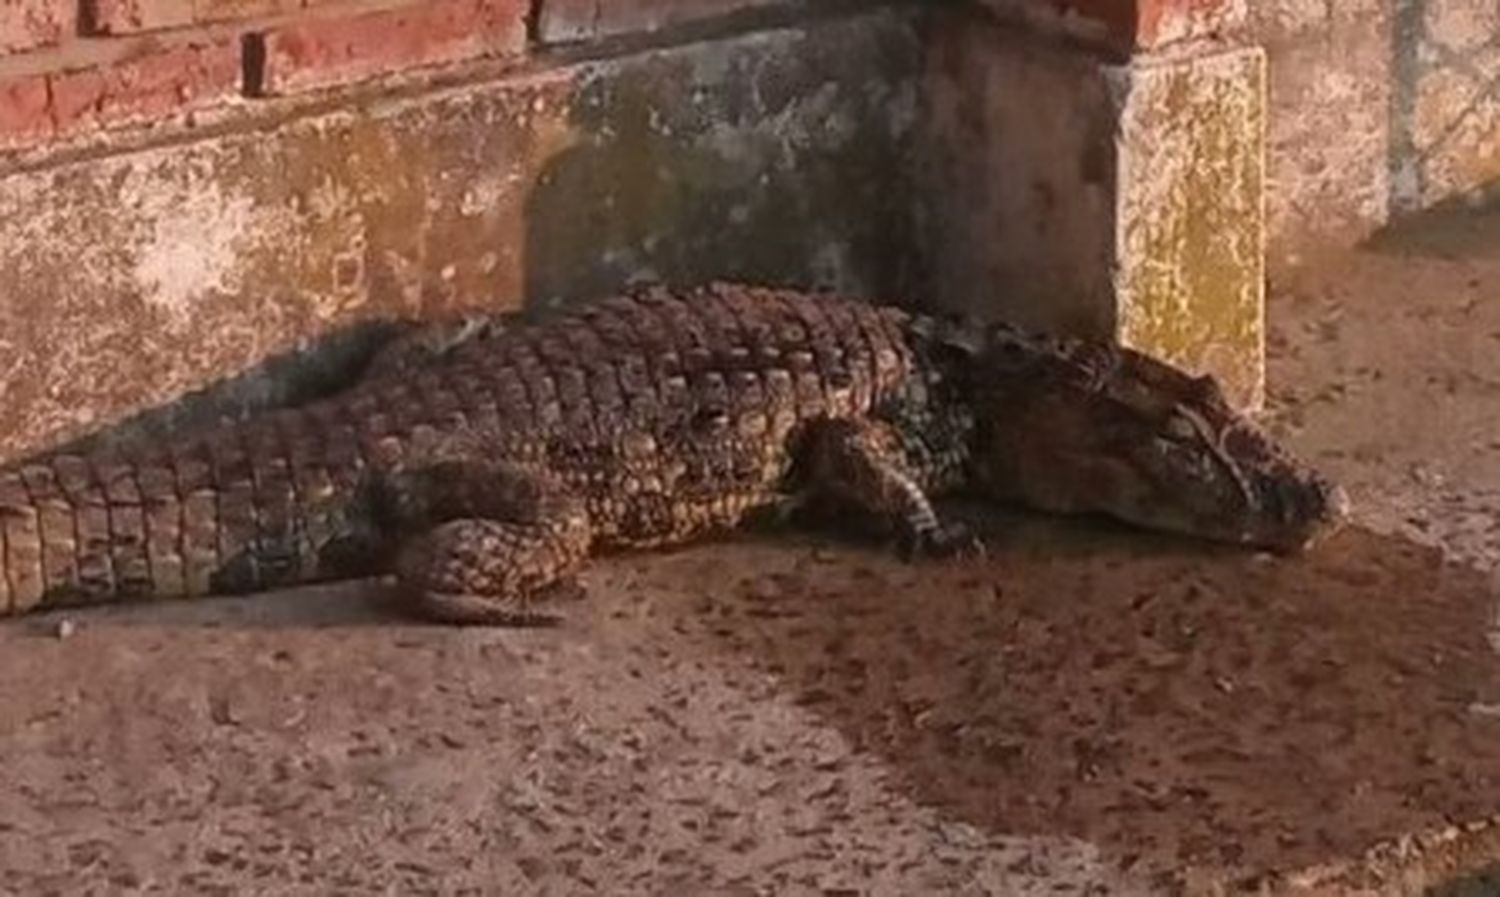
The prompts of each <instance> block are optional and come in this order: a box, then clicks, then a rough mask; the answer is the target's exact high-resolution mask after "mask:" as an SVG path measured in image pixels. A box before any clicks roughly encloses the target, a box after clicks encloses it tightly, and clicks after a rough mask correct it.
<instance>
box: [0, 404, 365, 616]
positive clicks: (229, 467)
mask: <svg viewBox="0 0 1500 897" xmlns="http://www.w3.org/2000/svg"><path fill="white" fill-rule="evenodd" d="M319 429H322V428H319V427H312V428H309V427H308V426H307V421H306V420H305V419H303V418H302V416H301V415H299V414H296V413H291V412H284V413H280V414H277V415H274V416H272V418H271V419H269V420H266V421H265V422H264V423H260V424H257V425H230V426H225V427H221V428H218V429H215V430H213V431H211V432H209V433H207V434H205V435H202V436H199V437H197V438H188V439H185V440H184V441H182V442H181V443H179V444H174V445H171V446H166V445H159V446H148V447H145V448H143V449H141V450H139V451H134V452H131V453H129V454H118V453H112V452H101V453H97V454H87V455H73V454H59V455H53V456H49V457H44V458H42V459H40V460H38V461H35V462H32V463H29V464H26V465H24V466H21V467H18V468H10V469H5V470H0V616H5V615H15V614H21V613H26V612H28V611H32V610H36V609H41V608H50V607H57V606H69V605H80V604H95V603H102V602H108V601H120V600H130V599H136V598H145V597H152V598H185V597H195V596H200V595H207V594H215V593H219V594H222V593H235V592H247V591H254V590H257V589H263V588H270V587H274V586H277V585H285V584H290V583H295V582H306V581H311V580H314V579H317V578H319V574H320V570H319V563H318V557H319V552H320V550H321V549H322V548H323V547H324V546H325V545H326V544H327V543H328V542H329V541H330V539H331V538H332V537H333V536H334V535H336V533H335V532H334V530H336V529H337V528H338V525H339V523H340V522H341V521H342V520H343V519H344V517H343V516H341V513H342V509H344V508H346V507H347V502H340V501H337V500H334V499H336V498H337V497H338V496H341V495H348V494H351V490H350V489H348V488H340V487H341V486H347V485H348V482H347V481H348V474H347V472H348V471H350V470H357V469H358V463H357V459H353V458H352V456H351V458H348V459H339V458H334V457H330V455H331V454H335V453H332V452H331V451H330V446H331V443H332V441H331V440H329V439H326V438H323V434H318V433H312V432H311V431H315V430H319ZM304 434H310V435H311V436H312V438H306V439H305V438H303V436H304ZM351 462H352V463H351ZM340 471H343V472H344V473H343V474H342V475H341V473H340Z"/></svg>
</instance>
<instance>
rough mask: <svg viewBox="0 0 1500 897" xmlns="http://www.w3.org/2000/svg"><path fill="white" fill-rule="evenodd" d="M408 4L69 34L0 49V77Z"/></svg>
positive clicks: (394, 0)
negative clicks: (51, 42) (29, 46)
mask: <svg viewBox="0 0 1500 897" xmlns="http://www.w3.org/2000/svg"><path fill="white" fill-rule="evenodd" d="M419 5H420V4H419ZM411 6H412V4H411V3H410V2H409V0H345V3H344V4H340V5H338V6H336V7H313V8H312V10H311V11H307V10H301V11H297V12H290V13H281V14H279V15H269V16H249V17H246V18H243V19H225V20H222V21H214V22H204V23H202V24H193V25H183V26H179V27H176V28H162V29H155V30H148V31H127V32H122V33H119V34H108V33H106V34H77V35H70V36H69V37H67V38H66V39H64V41H63V42H62V43H60V44H58V45H56V46H51V47H41V48H38V49H36V50H29V51H26V52H22V53H11V54H5V55H0V78H12V77H25V76H28V75H62V74H68V73H71V72H76V71H80V70H85V69H91V68H96V67H99V66H106V65H112V64H115V63H120V62H129V61H131V60H132V59H136V58H138V57H140V56H142V55H145V54H146V53H148V52H152V51H163V50H168V51H170V50H175V49H180V48H182V47H193V46H204V45H208V44H215V43H220V42H225V41H230V42H238V41H239V39H240V37H241V36H243V35H245V34H247V33H259V32H264V31H268V30H272V29H275V28H281V27H285V26H289V25H291V26H295V25H301V24H307V23H317V22H323V21H329V20H334V21H337V20H339V19H346V18H351V17H354V16H360V15H365V14H368V13H375V12H386V11H388V10H396V9H407V8H410V7H411Z"/></svg>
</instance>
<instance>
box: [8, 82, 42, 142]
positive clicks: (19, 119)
mask: <svg viewBox="0 0 1500 897" xmlns="http://www.w3.org/2000/svg"><path fill="white" fill-rule="evenodd" d="M51 133H52V116H51V114H50V111H49V109H48V100H47V76H46V75H22V76H19V77H15V78H7V79H4V80H0V146H7V147H12V146H20V145H23V144H27V143H35V142H37V141H39V140H43V139H45V138H46V137H47V136H48V135H50V134H51Z"/></svg>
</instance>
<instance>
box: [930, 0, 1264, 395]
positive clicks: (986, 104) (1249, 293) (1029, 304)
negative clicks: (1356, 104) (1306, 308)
mask: <svg viewBox="0 0 1500 897" xmlns="http://www.w3.org/2000/svg"><path fill="white" fill-rule="evenodd" d="M931 25H932V27H931V29H930V34H929V35H928V48H929V55H928V67H927V73H928V76H927V80H926V82H925V91H924V98H925V103H924V107H923V109H924V116H923V121H922V126H921V128H920V129H919V135H920V141H921V146H922V149H923V153H924V160H925V164H924V165H923V166H922V171H923V174H924V182H923V183H924V185H925V187H924V190H923V196H924V198H925V216H924V219H923V227H922V229H921V233H922V235H923V237H924V240H925V242H924V250H925V251H924V257H925V259H926V261H927V263H928V265H929V269H928V278H929V281H930V283H931V284H932V285H933V294H932V300H931V301H933V302H934V303H935V304H937V305H940V306H944V307H949V308H954V309H960V310H964V311H968V312H977V313H980V314H984V315H989V316H1001V317H1005V318H1007V319H1010V320H1013V321H1016V322H1019V323H1022V324H1024V325H1027V326H1030V327H1035V328H1039V329H1045V330H1052V331H1060V332H1065V333H1075V334H1083V335H1089V336H1094V337H1098V338H1105V339H1118V340H1120V341H1121V342H1123V343H1124V344H1126V345H1129V346H1133V347H1135V348H1138V349H1142V350H1144V351H1148V352H1150V353H1152V354H1155V355H1158V356H1160V357H1163V358H1166V359H1168V360H1171V361H1173V362H1176V363H1178V364H1180V365H1183V366H1184V367H1187V368H1188V369H1191V370H1195V371H1202V372H1209V373H1213V374H1215V375H1217V376H1218V377H1219V378H1220V380H1221V381H1222V382H1223V383H1224V385H1225V388H1226V391H1227V392H1228V393H1229V394H1230V395H1231V397H1232V398H1233V399H1234V400H1235V401H1237V402H1239V403H1241V404H1244V405H1249V406H1254V405H1256V404H1258V403H1259V401H1260V398H1261V395H1262V392H1263V382H1262V381H1263V372H1264V358H1263V347H1262V342H1263V338H1264V327H1263V315H1262V300H1263V268H1262V258H1263V246H1264V221H1263V211H1262V202H1261V199H1262V190H1263V185H1264V169H1263V153H1264V114H1265V73H1264V58H1263V56H1262V54H1260V53H1259V51H1257V50H1255V49H1253V48H1251V49H1238V50H1221V49H1217V48H1212V47H1209V48H1203V49H1198V50H1194V51H1191V52H1181V51H1178V52H1172V53H1170V54H1148V53H1139V54H1135V55H1132V56H1131V57H1129V59H1128V60H1126V61H1120V62H1117V61H1115V60H1114V58H1113V56H1111V55H1100V54H1095V53H1091V52H1088V51H1086V50H1082V49H1080V48H1078V47H1077V46H1074V45H1071V44H1064V43H1059V42H1055V41H1046V40H1037V39H1036V38H1035V37H1034V35H1032V34H1029V33H1026V32H1017V31H1015V30H1014V29H1012V28H1009V27H1007V26H1006V25H1005V24H1002V23H1000V22H997V21H994V20H992V19H990V18H989V17H987V16H985V15H983V14H976V13H973V12H970V11H965V10H953V11H951V12H950V13H949V14H947V15H943V16H938V17H937V18H936V19H935V20H934V21H933V22H932V23H931Z"/></svg>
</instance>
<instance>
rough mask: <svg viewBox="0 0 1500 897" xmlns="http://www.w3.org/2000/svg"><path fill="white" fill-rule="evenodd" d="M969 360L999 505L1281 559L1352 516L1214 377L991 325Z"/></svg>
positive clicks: (1335, 491)
mask: <svg viewBox="0 0 1500 897" xmlns="http://www.w3.org/2000/svg"><path fill="white" fill-rule="evenodd" d="M976 348H977V352H976V353H975V355H974V356H973V358H972V359H971V360H972V361H974V362H977V364H975V366H974V367H973V368H971V369H970V370H971V373H974V374H977V375H978V376H977V378H976V379H975V380H973V381H971V382H972V383H973V384H974V385H975V388H976V399H975V402H974V406H973V407H974V408H975V410H976V413H977V428H976V438H977V443H976V451H975V453H974V461H973V463H974V469H973V476H974V478H975V480H976V481H977V484H978V485H979V486H980V488H981V489H982V490H984V492H985V493H986V494H988V495H990V496H992V497H997V498H1004V499H1009V500H1018V501H1021V502H1023V503H1025V504H1028V505H1032V506H1035V507H1039V508H1042V509H1046V510H1052V511H1059V512H1082V513H1100V514H1105V515H1108V516H1111V517H1114V518H1117V519H1120V520H1123V521H1125V522H1128V523H1132V524H1136V525H1141V526H1145V527H1149V528H1153V529H1160V530H1167V531H1172V532H1178V533H1185V534H1188V535H1192V536H1197V537H1202V538H1208V539H1213V540H1218V541H1225V542H1233V543H1237V544H1242V545H1251V546H1256V547H1260V548H1265V549H1270V550H1274V551H1284V552H1291V551H1297V550H1300V549H1303V548H1305V547H1307V546H1309V545H1310V544H1312V543H1313V542H1315V541H1316V540H1317V539H1318V538H1320V537H1321V536H1323V535H1325V534H1327V533H1330V532H1332V531H1333V530H1335V529H1336V528H1337V527H1338V526H1339V525H1340V524H1341V523H1342V522H1343V520H1344V519H1345V517H1346V516H1347V514H1348V510H1349V500H1348V497H1347V496H1346V494H1345V493H1344V490H1343V489H1342V488H1340V487H1339V486H1337V485H1335V484H1334V483H1332V482H1330V481H1329V480H1328V479H1326V478H1324V477H1323V476H1322V475H1320V474H1319V473H1318V472H1316V471H1314V470H1312V469H1311V468H1310V467H1308V466H1307V465H1305V464H1303V463H1302V462H1300V461H1299V460H1298V459H1297V458H1295V457H1294V456H1293V455H1292V454H1291V453H1290V452H1288V451H1287V450H1286V449H1285V448H1283V447H1282V446H1280V445H1278V444H1277V443H1276V442H1275V440H1273V439H1272V438H1271V437H1270V435H1269V434H1267V433H1266V432H1265V431H1264V430H1262V429H1261V428H1260V427H1258V426H1256V424H1255V423H1254V422H1252V421H1251V420H1250V419H1249V418H1247V417H1246V416H1245V415H1243V414H1240V413H1239V412H1237V411H1235V410H1234V409H1233V408H1231V407H1230V405H1229V403H1228V402H1227V401H1226V400H1225V398H1224V395H1223V393H1222V392H1221V391H1220V389H1219V386H1218V384H1217V383H1216V382H1215V381H1214V380H1213V379H1212V378H1211V377H1194V376H1190V375H1188V374H1186V373H1184V372H1182V371H1180V370H1178V369H1176V368H1174V367H1172V366H1170V365H1167V364H1164V363H1162V362H1160V361H1157V360H1155V359H1153V358H1151V357H1149V356H1146V355H1143V354H1141V353H1139V352H1134V351H1131V350H1128V349H1122V348H1116V347H1112V346H1107V345H1104V344H1095V343H1085V342H1078V341H1072V340H1054V339H1037V338H1033V337H1029V336H1024V335H1021V334H1018V333H1016V332H1014V331H1011V330H1009V329H1007V328H1001V327H996V328H990V329H988V330H987V331H986V332H985V335H984V338H983V340H982V346H979V347H976Z"/></svg>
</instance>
